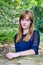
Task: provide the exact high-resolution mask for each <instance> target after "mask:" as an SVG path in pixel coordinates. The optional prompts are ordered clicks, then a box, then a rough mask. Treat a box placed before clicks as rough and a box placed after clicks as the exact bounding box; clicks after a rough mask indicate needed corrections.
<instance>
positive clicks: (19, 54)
mask: <svg viewBox="0 0 43 65" xmlns="http://www.w3.org/2000/svg"><path fill="white" fill-rule="evenodd" d="M13 54H14V55H13V57H20V56H26V55H35V51H34V50H33V49H31V50H26V51H22V52H17V53H13Z"/></svg>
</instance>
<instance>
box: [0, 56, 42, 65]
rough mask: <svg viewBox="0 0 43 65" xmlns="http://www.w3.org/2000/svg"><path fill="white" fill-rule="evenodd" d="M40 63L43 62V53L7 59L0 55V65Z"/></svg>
mask: <svg viewBox="0 0 43 65" xmlns="http://www.w3.org/2000/svg"><path fill="white" fill-rule="evenodd" d="M42 64H43V55H37V56H25V57H18V58H14V59H12V60H9V59H8V58H6V57H4V56H2V57H0V65H42Z"/></svg>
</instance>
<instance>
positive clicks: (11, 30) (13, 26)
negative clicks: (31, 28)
mask: <svg viewBox="0 0 43 65" xmlns="http://www.w3.org/2000/svg"><path fill="white" fill-rule="evenodd" d="M26 9H27V10H31V11H32V13H33V15H34V21H35V29H38V30H39V32H40V41H41V42H43V0H0V43H2V44H4V43H13V42H14V35H15V34H16V33H17V32H18V21H19V16H20V13H21V12H22V11H23V10H26Z"/></svg>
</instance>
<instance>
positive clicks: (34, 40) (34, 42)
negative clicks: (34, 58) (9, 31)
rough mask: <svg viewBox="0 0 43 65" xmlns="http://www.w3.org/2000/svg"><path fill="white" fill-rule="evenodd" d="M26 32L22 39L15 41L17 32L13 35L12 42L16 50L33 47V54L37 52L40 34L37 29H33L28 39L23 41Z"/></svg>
mask: <svg viewBox="0 0 43 65" xmlns="http://www.w3.org/2000/svg"><path fill="white" fill-rule="evenodd" d="M25 36H26V34H24V35H22V39H21V40H20V41H19V42H17V43H16V37H17V34H16V35H15V36H14V44H15V50H16V52H21V51H25V50H30V49H33V50H34V51H35V54H38V48H39V43H40V35H39V31H38V30H34V32H33V34H32V36H31V38H30V40H29V41H23V38H24V37H25Z"/></svg>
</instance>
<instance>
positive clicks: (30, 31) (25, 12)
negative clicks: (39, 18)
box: [16, 10, 34, 42]
mask: <svg viewBox="0 0 43 65" xmlns="http://www.w3.org/2000/svg"><path fill="white" fill-rule="evenodd" d="M26 15H28V18H29V19H30V21H31V24H30V27H29V32H28V34H27V35H26V36H25V37H24V39H23V41H28V40H29V39H30V38H31V36H32V34H33V30H34V21H33V14H32V12H31V11H28V10H25V11H23V12H22V13H21V15H20V18H19V27H18V35H17V39H16V42H18V41H20V40H21V38H22V34H23V28H22V27H21V19H24V18H25V17H26Z"/></svg>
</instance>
